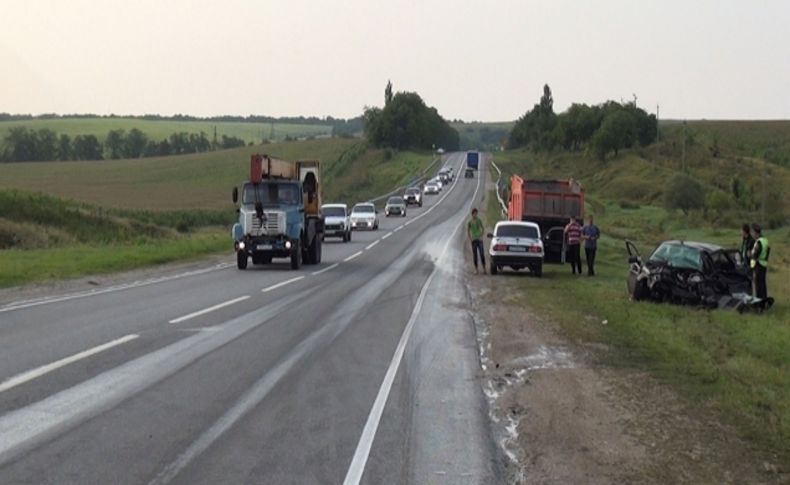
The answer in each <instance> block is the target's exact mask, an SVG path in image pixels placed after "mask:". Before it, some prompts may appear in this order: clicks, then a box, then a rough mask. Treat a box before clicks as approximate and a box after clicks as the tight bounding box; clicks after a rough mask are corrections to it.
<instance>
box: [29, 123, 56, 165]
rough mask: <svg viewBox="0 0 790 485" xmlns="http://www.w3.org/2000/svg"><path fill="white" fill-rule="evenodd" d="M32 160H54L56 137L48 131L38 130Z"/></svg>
mask: <svg viewBox="0 0 790 485" xmlns="http://www.w3.org/2000/svg"><path fill="white" fill-rule="evenodd" d="M36 138H37V143H36V150H35V158H34V160H42V161H43V160H55V158H57V152H58V135H57V134H56V133H55V132H54V131H52V130H49V129H46V128H44V129H41V130H38V133H37V137H36Z"/></svg>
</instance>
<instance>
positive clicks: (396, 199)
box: [387, 197, 403, 204]
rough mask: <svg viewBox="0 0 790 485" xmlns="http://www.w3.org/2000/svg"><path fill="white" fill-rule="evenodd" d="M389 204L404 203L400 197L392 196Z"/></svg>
mask: <svg viewBox="0 0 790 485" xmlns="http://www.w3.org/2000/svg"><path fill="white" fill-rule="evenodd" d="M387 204H403V199H401V198H400V197H390V198H389V200H388V201H387Z"/></svg>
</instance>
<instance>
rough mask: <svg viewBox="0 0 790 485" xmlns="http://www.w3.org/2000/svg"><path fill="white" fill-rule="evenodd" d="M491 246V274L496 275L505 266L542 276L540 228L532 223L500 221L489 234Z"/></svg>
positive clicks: (489, 251)
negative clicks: (527, 269) (527, 270)
mask: <svg viewBox="0 0 790 485" xmlns="http://www.w3.org/2000/svg"><path fill="white" fill-rule="evenodd" d="M488 237H489V238H490V239H491V245H490V247H489V249H488V255H489V257H490V258H491V274H492V275H495V274H497V273H498V272H499V271H500V270H501V269H503V268H504V267H505V266H508V267H510V268H511V269H513V270H516V271H518V270H520V269H522V268H529V270H530V271H531V272H532V273H533V274H534V275H535V276H541V275H543V256H544V252H543V241H542V240H541V238H540V227H538V225H537V224H535V223H533V222H522V221H501V222H497V225H496V227H494V233H493V234H489V235H488Z"/></svg>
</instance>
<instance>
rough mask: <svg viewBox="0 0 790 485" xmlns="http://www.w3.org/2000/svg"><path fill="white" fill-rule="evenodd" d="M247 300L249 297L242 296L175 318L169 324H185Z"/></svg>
mask: <svg viewBox="0 0 790 485" xmlns="http://www.w3.org/2000/svg"><path fill="white" fill-rule="evenodd" d="M247 298H249V295H245V296H240V297H238V298H234V299H232V300H228V301H226V302H224V303H220V304H218V305H214V306H211V307H208V308H204V309H203V310H200V311H196V312H194V313H190V314H189V315H184V316H183V317H178V318H174V319H173V320H170V322H169V323H180V322H183V321H185V320H189V319H191V318H195V317H199V316H201V315H205V314H206V313H209V312H213V311H214V310H219V309H220V308H224V307H226V306H230V305H233V304H234V303H238V302H240V301H244V300H246V299H247Z"/></svg>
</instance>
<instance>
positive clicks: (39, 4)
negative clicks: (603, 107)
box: [0, 0, 790, 121]
mask: <svg viewBox="0 0 790 485" xmlns="http://www.w3.org/2000/svg"><path fill="white" fill-rule="evenodd" d="M0 3H2V9H1V10H2V16H1V17H0V69H1V71H0V112H10V113H33V114H39V113H60V114H64V113H85V112H90V113H98V114H110V113H116V114H136V115H139V114H145V113H158V114H162V115H171V114H176V113H184V114H190V115H195V116H213V115H221V114H234V115H248V114H261V115H271V116H299V115H304V116H309V115H314V116H322V117H323V116H334V117H342V118H348V117H354V116H357V115H359V114H361V112H362V110H363V109H364V107H365V106H380V105H382V104H383V100H384V87H385V85H386V83H387V81H388V80H391V81H392V83H393V87H394V90H395V91H416V92H418V93H419V94H420V95H421V96H422V97H423V99H424V100H425V101H426V103H428V104H429V105H432V106H435V107H436V108H437V109H438V110H439V112H440V114H442V116H444V117H445V118H447V119H463V120H465V121H472V120H478V121H507V120H513V119H516V118H518V117H519V116H521V115H522V114H523V113H524V112H525V111H526V110H528V109H529V108H531V107H532V105H533V104H535V103H537V102H538V99H539V98H540V95H541V94H542V89H543V85H544V84H549V86H550V87H551V89H552V92H553V95H554V107H555V111H557V112H560V111H562V110H564V109H566V108H567V107H568V106H569V105H570V104H571V103H573V102H584V103H588V104H597V103H601V102H603V101H606V100H608V99H614V100H617V101H619V100H621V99H622V100H624V101H630V100H633V99H634V97H635V96H636V100H637V104H638V105H639V106H640V107H642V108H644V109H646V110H647V111H649V112H655V111H656V106H657V105H659V106H660V117H661V118H675V119H700V118H706V119H777V118H779V119H788V118H790V1H784V0H756V1H747V0H743V1H730V0H684V1H679V0H655V1H654V0H627V1H626V0H596V1H592V0H589V1H586V0H576V1H562V0H550V1H530V0H521V1H518V0H488V1H484V0H474V1H473V0H422V1H419V0H417V1H411V0H389V1H378V0H323V1H321V0H315V1H306V0H305V1H303V0H214V1H203V0H123V1H118V0H68V1H66V0H26V1H15V0H0Z"/></svg>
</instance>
